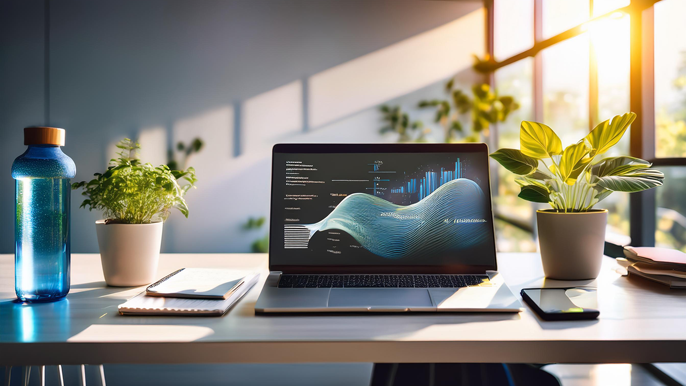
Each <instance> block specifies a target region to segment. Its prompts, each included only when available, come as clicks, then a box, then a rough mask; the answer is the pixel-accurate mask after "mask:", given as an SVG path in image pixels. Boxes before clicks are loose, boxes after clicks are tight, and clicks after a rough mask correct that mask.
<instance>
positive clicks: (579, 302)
mask: <svg viewBox="0 0 686 386" xmlns="http://www.w3.org/2000/svg"><path fill="white" fill-rule="evenodd" d="M521 295H522V298H523V299H524V301H525V302H526V303H527V304H528V305H529V307H531V309H533V310H534V311H536V313H537V314H538V316H540V317H541V319H543V320H590V319H597V318H598V315H600V311H598V310H597V309H596V308H597V307H598V306H597V304H598V301H597V296H596V295H597V294H596V290H595V289H591V288H580V287H573V288H524V289H523V290H522V292H521Z"/></svg>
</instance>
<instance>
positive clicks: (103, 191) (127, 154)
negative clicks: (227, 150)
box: [72, 138, 197, 224]
mask: <svg viewBox="0 0 686 386" xmlns="http://www.w3.org/2000/svg"><path fill="white" fill-rule="evenodd" d="M117 148H119V149H121V152H119V153H118V155H119V158H116V159H112V160H110V165H109V167H108V168H107V171H106V172H105V173H102V174H101V173H95V178H94V179H92V180H90V181H88V182H86V181H81V182H76V183H74V184H72V189H74V190H76V189H80V188H83V193H82V194H83V195H84V196H86V197H87V198H86V199H85V200H84V201H83V203H82V204H81V208H85V207H88V209H89V210H93V209H97V210H101V211H102V212H103V215H104V217H105V220H106V222H107V223H121V224H149V223H151V222H157V221H165V220H166V219H167V217H169V214H170V211H171V209H172V208H176V209H178V210H179V211H180V212H181V213H183V215H184V216H185V217H188V206H187V205H186V200H185V199H184V196H185V195H186V192H188V190H189V189H190V188H195V182H196V181H197V180H196V178H195V169H193V168H192V167H189V168H188V169H186V170H170V169H169V167H168V166H167V165H161V166H158V167H154V166H152V165H151V164H150V163H142V162H141V161H140V160H139V159H138V155H137V152H138V150H139V149H140V145H139V144H138V143H137V142H134V141H132V140H130V139H128V138H126V139H124V140H122V141H120V142H119V143H118V144H117ZM179 181H182V182H185V184H183V185H180V184H179Z"/></svg>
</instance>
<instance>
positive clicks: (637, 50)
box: [477, 0, 686, 246]
mask: <svg viewBox="0 0 686 386" xmlns="http://www.w3.org/2000/svg"><path fill="white" fill-rule="evenodd" d="M544 1H545V0H534V7H533V12H534V18H533V23H534V25H533V34H534V44H533V46H532V47H531V48H529V49H527V50H524V51H522V52H520V53H518V54H515V55H512V56H510V57H507V58H503V59H500V58H499V59H500V60H495V58H494V53H495V50H494V48H495V12H494V7H495V4H494V2H495V0H485V1H484V7H485V9H486V12H485V14H486V47H485V51H486V61H485V62H482V63H480V64H479V65H478V67H477V69H478V70H479V71H482V72H484V73H486V75H487V77H488V82H489V83H490V85H491V87H496V84H495V76H494V75H495V71H496V70H498V69H500V68H503V67H505V66H508V65H510V64H513V63H515V62H518V61H520V60H523V59H526V58H533V82H532V83H533V85H532V87H533V92H532V95H533V116H534V119H535V120H536V121H539V122H540V121H542V120H543V60H542V58H543V57H542V55H541V52H542V51H543V50H545V49H547V48H549V47H551V46H553V45H555V44H558V43H561V42H563V41H566V40H569V39H571V38H574V37H576V36H579V35H581V34H583V33H585V32H586V30H585V28H584V25H585V24H587V23H589V22H593V21H595V20H599V19H604V18H607V17H610V15H612V14H614V13H615V12H624V13H626V14H628V15H629V16H630V18H631V19H630V46H631V48H630V65H629V66H630V80H629V90H630V96H629V106H630V109H631V111H633V112H635V113H636V114H637V115H638V117H639V119H637V120H636V121H634V123H633V124H632V125H631V131H630V138H629V139H630V142H629V149H630V151H629V153H630V155H631V156H633V157H637V158H642V159H645V160H648V161H650V162H652V163H653V164H654V165H655V166H682V167H686V157H669V158H657V157H656V156H655V134H656V133H655V78H654V24H653V20H654V13H653V10H654V8H653V5H655V4H656V3H658V2H660V1H661V0H631V2H630V4H629V5H627V6H625V7H620V8H617V9H614V10H612V11H610V12H606V13H604V14H602V15H599V16H596V17H593V16H592V15H593V0H588V1H589V3H590V7H589V12H590V15H589V19H588V20H587V21H586V22H584V23H581V24H579V25H576V26H574V27H572V28H570V29H568V30H566V31H563V32H561V33H559V34H557V35H555V36H552V37H549V38H547V39H544V38H543V2H544ZM589 48H590V47H589ZM589 59H590V63H589V85H588V86H589V98H588V99H589V106H588V109H589V131H590V130H592V129H593V127H595V125H597V124H598V123H599V122H598V72H597V63H596V61H595V57H594V55H593V54H591V55H590V58H589ZM495 126H496V127H494V128H493V129H492V131H491V133H492V134H491V138H490V139H489V144H490V146H492V147H493V148H497V147H498V128H497V125H495ZM629 197H630V198H629V217H630V237H631V240H632V244H633V245H635V246H654V245H655V232H656V217H657V214H656V196H655V189H651V190H647V191H643V192H639V193H632V194H631V195H630V196H629Z"/></svg>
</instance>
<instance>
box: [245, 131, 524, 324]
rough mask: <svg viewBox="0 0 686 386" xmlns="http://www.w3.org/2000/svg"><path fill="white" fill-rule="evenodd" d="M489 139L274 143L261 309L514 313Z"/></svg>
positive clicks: (516, 305) (517, 308) (516, 303)
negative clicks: (499, 238)
mask: <svg viewBox="0 0 686 386" xmlns="http://www.w3.org/2000/svg"><path fill="white" fill-rule="evenodd" d="M490 192H491V190H490V182H489V163H488V147H487V146H486V145H485V144H481V143H476V144H278V145H275V146H274V148H273V154H272V191H271V213H270V225H269V227H270V230H269V270H270V273H269V276H268V278H267V280H266V282H265V284H264V287H263V288H262V292H261V293H260V296H259V299H258V300H257V303H256V305H255V311H256V312H257V313H309V312H314V313H326V312H519V311H521V309H522V305H521V303H520V302H519V300H518V298H517V297H515V296H514V295H513V294H512V291H510V289H509V288H508V287H507V285H506V284H505V282H504V281H503V278H502V276H501V275H499V274H498V271H497V261H496V248H495V235H494V228H493V212H492V208H491V193H490Z"/></svg>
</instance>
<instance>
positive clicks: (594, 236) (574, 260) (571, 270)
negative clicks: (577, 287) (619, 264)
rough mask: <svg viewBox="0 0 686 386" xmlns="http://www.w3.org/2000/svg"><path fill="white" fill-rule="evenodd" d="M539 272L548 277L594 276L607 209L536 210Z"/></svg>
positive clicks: (599, 262) (579, 278) (584, 278)
mask: <svg viewBox="0 0 686 386" xmlns="http://www.w3.org/2000/svg"><path fill="white" fill-rule="evenodd" d="M536 220H537V222H538V243H539V245H540V247H541V262H542V263H543V272H544V273H545V276H546V277H547V278H549V279H559V280H586V279H595V278H596V277H598V274H599V273H600V265H601V263H602V261H603V250H604V248H605V226H606V225H607V209H600V210H592V211H589V212H581V213H559V212H555V211H553V210H539V211H537V212H536Z"/></svg>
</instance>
